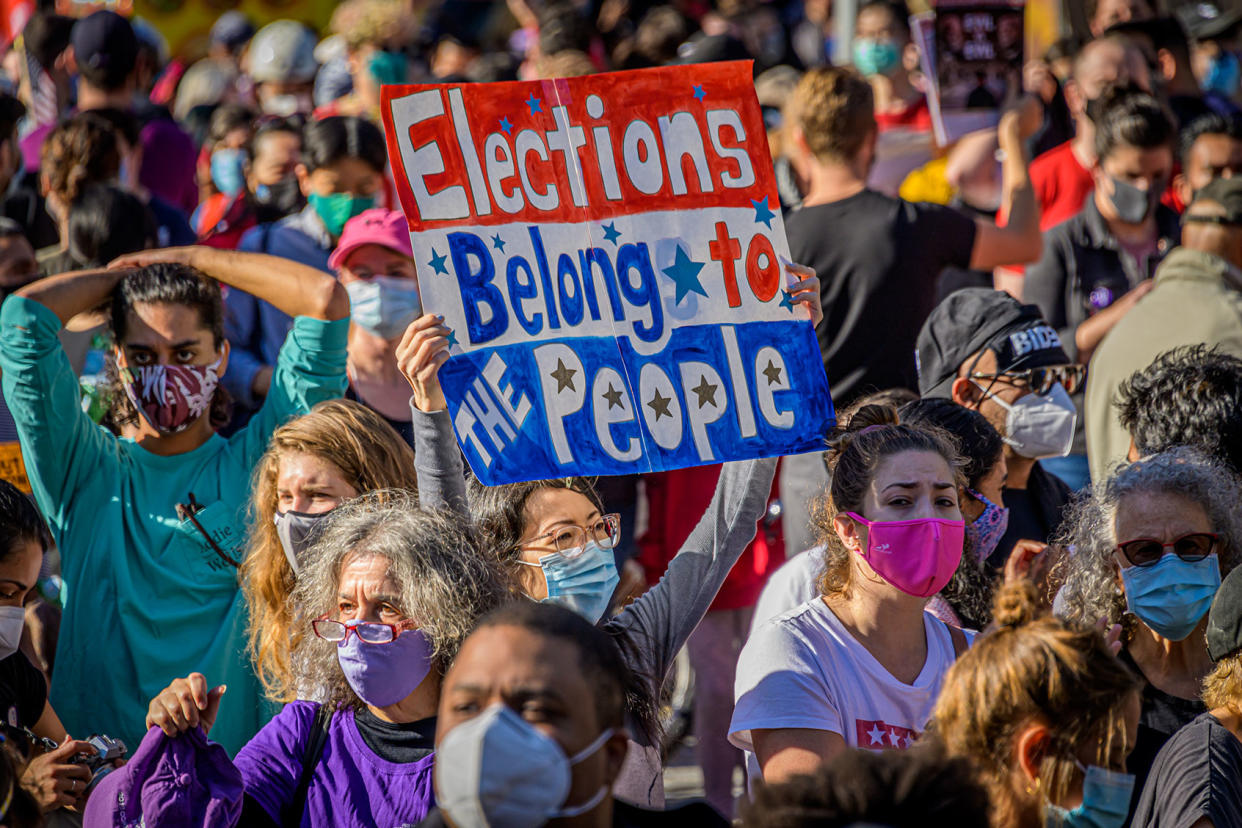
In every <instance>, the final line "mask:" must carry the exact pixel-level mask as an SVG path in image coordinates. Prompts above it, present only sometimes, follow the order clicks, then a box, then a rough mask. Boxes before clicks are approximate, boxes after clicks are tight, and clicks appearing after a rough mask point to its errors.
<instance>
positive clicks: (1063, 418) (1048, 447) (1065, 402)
mask: <svg viewBox="0 0 1242 828" xmlns="http://www.w3.org/2000/svg"><path fill="white" fill-rule="evenodd" d="M972 382H973V380H972ZM975 387H976V388H979V383H975ZM979 390H980V391H983V390H984V389H982V388H980V389H979ZM985 394H987V395H988V396H991V397H992V400H993V401H994V402H995V403H996V404H997V405H999V406H1000V407H1001V408H1003V409H1005V410H1006V411H1007V412H1009V413H1008V416H1006V417H1005V433H1004V434H1003V435H1001V437H1002V439H1003V440H1004V441H1005V442H1006V443H1008V444H1009V445H1010V446H1011V447H1012V448H1013V450H1014V451H1015V452H1017V453H1018V454H1020V455H1022V456H1023V457H1029V458H1030V459H1032V460H1039V459H1040V458H1043V457H1064V456H1065V455H1067V454H1069V450H1070V446H1072V445H1073V443H1074V426H1075V425H1076V424H1077V422H1078V412H1077V411H1076V410H1075V409H1074V401H1073V400H1071V399H1070V396H1069V394H1068V393H1066V391H1065V386H1063V385H1061V384H1060V383H1057V384H1056V385H1054V386H1052V390H1051V391H1049V392H1048V393H1047V394H1042V395H1041V394H1027V395H1026V396H1025V397H1019V398H1018V399H1017V400H1016V401H1015V402H1013V403H1007V402H1005V401H1004V400H1002V399H1001V398H1000V397H997V396H995V395H994V394H989V393H988V392H985Z"/></svg>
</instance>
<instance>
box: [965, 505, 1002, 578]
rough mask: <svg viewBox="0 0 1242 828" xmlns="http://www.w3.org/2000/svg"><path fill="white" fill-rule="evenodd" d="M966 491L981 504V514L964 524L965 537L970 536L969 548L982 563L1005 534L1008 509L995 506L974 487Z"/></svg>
mask: <svg viewBox="0 0 1242 828" xmlns="http://www.w3.org/2000/svg"><path fill="white" fill-rule="evenodd" d="M966 491H967V493H968V494H969V495H970V496H971V497H973V498H974V499H975V500H977V501H979V502H980V503H982V504H983V514H981V515H979V517H977V518H975V519H974V520H973V521H971V522H970V523H968V524H966V537H968V538H970V548H971V549H973V550H974V552H975V558H976V559H977V560H978V561H979V562H980V563H982V562H983V561H986V560H987V559H988V557H990V556H991V554H992V553H993V552H995V551H996V546H997V544H999V543H1000V540H1001V538H1003V537H1004V536H1005V530H1006V529H1008V528H1009V510H1008V509H1007V508H1005V507H1004V506H997V505H996V504H995V503H993V502H992V501H990V500H988V499H987V498H986V497H984V496H983V495H981V494H979V493H978V492H976V491H975V490H974V489H967V490H966Z"/></svg>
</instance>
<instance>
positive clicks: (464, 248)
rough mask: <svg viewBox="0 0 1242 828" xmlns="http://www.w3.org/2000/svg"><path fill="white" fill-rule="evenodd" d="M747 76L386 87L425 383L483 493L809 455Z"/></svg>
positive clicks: (709, 68)
mask: <svg viewBox="0 0 1242 828" xmlns="http://www.w3.org/2000/svg"><path fill="white" fill-rule="evenodd" d="M751 78H752V75H751V66H750V63H749V62H738V63H722V64H712V65H703V66H681V67H670V68H661V69H644V70H639V71H634V72H617V73H611V74H604V75H594V76H590V77H584V78H572V79H563V80H555V81H538V82H516V83H495V84H442V85H430V86H386V87H384V92H383V114H384V124H385V128H386V131H387V134H388V142H389V156H390V158H391V159H392V164H393V169H394V172H395V175H396V178H397V187H398V191H399V193H400V196H401V203H402V206H403V208H404V210H405V214H406V217H407V219H408V220H409V223H410V228H411V231H412V232H411V239H412V242H413V248H414V256H415V260H416V263H417V265H418V275H419V287H420V290H421V293H422V299H423V305H424V307H425V308H426V309H427V310H428V311H431V312H434V313H440V314H443V315H444V317H445V324H446V325H448V326H449V328H450V329H451V330H452V336H451V337H450V342H451V350H450V354H451V357H452V358H451V359H450V360H449V361H448V362H447V363H446V364H445V365H444V367H443V368H441V369H440V381H441V384H442V385H443V387H444V392H445V396H446V397H447V398H448V402H449V412H450V415H451V417H452V420H453V427H454V429H455V430H456V433H457V438H458V440H459V442H460V443H461V446H462V448H463V450H464V452H465V454H466V457H467V459H468V460H469V462H470V466H471V468H472V469H473V470H474V472H475V474H476V475H477V476H478V477H479V479H480V480H481V481H483V482H484V483H487V484H489V485H494V484H498V483H505V482H512V481H518V480H534V479H541V478H550V477H560V476H565V475H576V474H625V473H633V472H644V471H653V470H662V469H671V468H679V467H683V466H692V465H698V464H702V463H713V462H720V461H722V460H732V459H739V458H746V457H762V456H772V455H779V454H789V453H795V452H800V451H809V450H812V449H814V448H817V447H819V446H822V445H823V434H824V433H825V432H826V431H827V429H828V428H829V427H830V426H831V424H832V422H833V410H832V402H831V399H830V398H829V394H828V383H827V379H826V377H825V376H824V370H823V363H822V360H821V357H820V354H819V348H818V345H817V344H816V340H815V336H814V332H813V330H812V327H811V324H810V322H809V321H808V320H809V314H808V312H807V310H806V309H805V308H803V307H801V306H799V305H795V304H793V303H792V302H791V301H790V296H789V294H788V292H787V291H786V290H785V288H786V287H788V284H789V280H788V277H787V274H786V273H785V272H784V268H783V267H782V266H781V263H780V259H781V258H785V259H787V257H788V246H787V243H786V240H785V231H784V226H783V225H782V223H781V218H780V208H779V204H778V201H777V194H776V184H775V179H774V176H773V172H772V163H771V160H770V158H769V156H768V148H767V141H766V139H765V135H764V130H763V122H762V118H761V115H760V111H759V105H758V101H757V100H756V98H755V92H754V86H753V83H752V80H751Z"/></svg>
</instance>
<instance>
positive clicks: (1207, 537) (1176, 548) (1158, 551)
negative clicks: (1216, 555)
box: [1117, 532, 1220, 566]
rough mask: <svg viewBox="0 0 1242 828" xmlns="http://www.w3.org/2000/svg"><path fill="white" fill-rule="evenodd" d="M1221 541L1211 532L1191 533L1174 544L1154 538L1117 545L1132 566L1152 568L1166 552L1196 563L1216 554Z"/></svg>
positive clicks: (1138, 539) (1139, 539) (1137, 539)
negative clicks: (1217, 545)
mask: <svg viewBox="0 0 1242 828" xmlns="http://www.w3.org/2000/svg"><path fill="white" fill-rule="evenodd" d="M1219 541H1220V537H1219V536H1218V535H1214V534H1212V533H1211V532H1191V533H1190V534H1188V535H1182V536H1181V537H1180V538H1177V539H1176V540H1174V541H1173V542H1172V543H1161V542H1160V541H1158V540H1155V539H1154V538H1136V539H1134V540H1131V541H1126V542H1125V543H1119V544H1117V550H1118V551H1119V552H1121V554H1122V555H1123V556H1124V557H1125V559H1126V560H1127V561H1129V562H1130V564H1131V565H1132V566H1152V565H1153V564H1155V563H1156V562H1157V561H1159V560H1160V559H1161V558H1163V557H1164V554H1165V551H1166V550H1169V551H1172V552H1173V554H1174V555H1176V556H1177V557H1179V558H1181V559H1182V560H1183V561H1186V562H1187V563H1194V562H1195V561H1201V560H1203V559H1204V558H1206V557H1207V556H1208V555H1211V554H1212V553H1213V552H1215V551H1216V544H1217V543H1218V542H1219Z"/></svg>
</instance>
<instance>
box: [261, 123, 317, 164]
mask: <svg viewBox="0 0 1242 828" xmlns="http://www.w3.org/2000/svg"><path fill="white" fill-rule="evenodd" d="M300 120H301V119H299V118H275V117H265V118H260V119H259V121H258V126H257V127H256V128H255V130H254V134H253V135H251V136H250V156H251V157H252V158H253V157H254V156H255V155H256V154H257V153H258V151H259V141H260V140H262V139H263V138H266V137H267V136H269V135H274V134H276V133H277V132H285V133H288V134H289V135H296V136H298V141H299V142H303V141H304V140H305V138H304V137H303V129H302V124H301V122H300Z"/></svg>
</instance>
